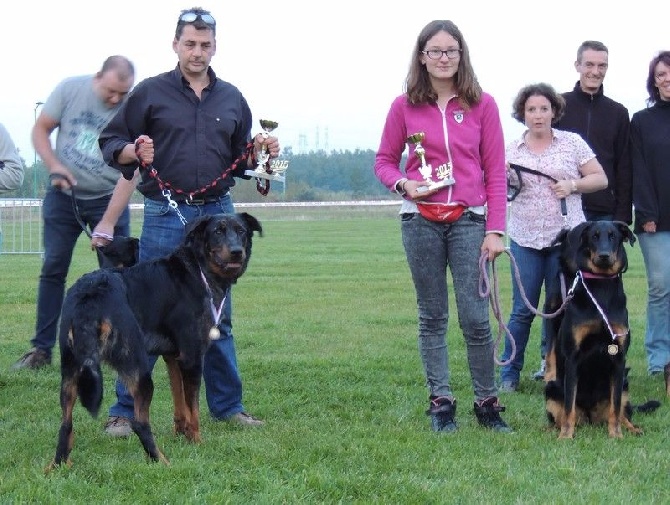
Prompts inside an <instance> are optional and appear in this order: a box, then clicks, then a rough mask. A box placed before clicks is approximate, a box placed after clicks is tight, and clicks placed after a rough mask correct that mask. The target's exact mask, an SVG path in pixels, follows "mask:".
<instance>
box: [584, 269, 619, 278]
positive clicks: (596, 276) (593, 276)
mask: <svg viewBox="0 0 670 505" xmlns="http://www.w3.org/2000/svg"><path fill="white" fill-rule="evenodd" d="M579 275H581V276H582V277H583V278H584V279H614V278H615V277H619V275H621V274H610V275H604V274H594V273H593V272H586V271H584V270H580V271H579Z"/></svg>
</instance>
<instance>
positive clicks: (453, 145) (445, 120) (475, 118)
mask: <svg viewBox="0 0 670 505" xmlns="http://www.w3.org/2000/svg"><path fill="white" fill-rule="evenodd" d="M418 132H424V133H425V134H426V135H425V139H424V141H423V142H422V143H421V145H422V146H423V148H424V149H425V150H426V163H428V164H430V165H431V166H432V167H433V171H435V169H436V168H437V167H439V166H440V165H443V164H444V163H447V162H448V161H449V160H450V159H451V162H452V165H453V176H454V179H455V180H456V183H455V184H454V185H452V186H447V187H445V188H442V189H441V190H439V191H438V192H437V193H435V194H434V195H431V196H430V197H428V198H427V199H426V201H428V202H436V203H459V204H462V205H465V206H468V207H475V206H481V205H486V206H487V213H486V216H487V218H486V230H487V231H499V232H503V233H504V231H505V213H506V210H507V197H506V194H507V189H506V187H507V178H506V177H507V176H506V169H505V142H504V139H503V132H502V124H501V122H500V115H499V112H498V106H497V105H496V103H495V100H494V99H493V97H492V96H491V95H489V94H487V93H482V98H481V100H480V101H479V103H477V104H476V105H474V106H473V107H472V108H471V109H470V110H465V109H464V108H463V107H462V106H461V104H460V103H459V102H458V99H457V98H456V97H454V98H452V99H451V100H450V101H449V103H448V104H447V107H446V109H445V111H444V112H442V111H440V109H439V107H438V106H437V105H436V104H422V105H410V104H409V103H408V101H407V95H401V96H399V97H398V98H396V99H395V100H394V101H393V103H392V104H391V109H390V110H389V113H388V115H387V117H386V124H385V125H384V131H383V133H382V138H381V142H380V145H379V150H378V151H377V156H376V159H375V175H376V176H377V178H378V179H379V180H380V181H381V183H382V184H384V185H385V186H386V187H387V188H388V189H389V190H391V191H395V184H396V182H397V181H398V180H399V179H401V178H403V177H407V178H408V179H414V180H423V177H422V176H421V173H420V172H419V167H420V166H421V161H420V160H419V158H418V157H417V156H416V155H415V154H414V147H415V146H414V145H413V144H410V147H409V154H408V157H407V163H406V166H405V173H403V172H402V171H401V170H400V162H401V157H402V154H403V152H404V150H405V146H406V145H407V144H406V140H407V137H409V136H410V135H412V134H414V133H418ZM435 179H436V180H437V178H435Z"/></svg>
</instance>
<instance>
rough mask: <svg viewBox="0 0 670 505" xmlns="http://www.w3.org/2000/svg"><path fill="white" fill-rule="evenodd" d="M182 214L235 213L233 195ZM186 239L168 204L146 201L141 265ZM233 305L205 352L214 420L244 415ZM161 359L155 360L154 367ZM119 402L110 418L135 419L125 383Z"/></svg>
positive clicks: (186, 207)
mask: <svg viewBox="0 0 670 505" xmlns="http://www.w3.org/2000/svg"><path fill="white" fill-rule="evenodd" d="M179 212H181V214H182V215H183V216H184V218H185V219H186V221H189V222H190V221H192V220H193V219H195V218H196V217H198V216H203V215H209V214H220V213H222V212H223V213H232V212H234V208H233V201H232V199H231V197H230V194H226V195H224V196H222V197H221V199H220V200H219V201H218V202H213V203H207V204H204V205H193V206H191V205H186V204H183V203H182V204H179ZM183 238H184V225H183V224H182V223H181V221H180V220H179V217H178V215H177V213H176V212H175V211H174V210H173V209H171V208H170V207H169V206H168V203H167V200H161V201H157V200H150V199H148V198H147V199H145V200H144V224H143V226H142V235H141V237H140V261H148V260H150V259H154V258H160V257H162V256H166V255H168V254H170V253H171V252H173V251H174V250H175V248H176V247H177V246H178V245H179V244H180V242H181V240H182V239H183ZM231 315H232V301H231V296H230V293H229V294H228V297H227V298H226V303H225V306H224V309H223V313H222V315H221V322H220V323H219V329H220V330H221V338H220V339H218V340H213V341H212V342H211V344H210V345H209V347H208V348H207V351H206V352H205V356H204V361H203V371H202V375H203V379H204V381H205V395H206V398H207V406H208V407H209V411H210V413H211V414H212V416H213V417H214V418H216V419H223V418H226V417H229V416H232V415H234V414H237V413H238V412H242V411H243V410H244V407H243V406H242V380H241V379H240V375H239V372H238V369H237V357H236V355H235V342H234V340H233V327H232V323H231ZM156 360H157V357H156V356H152V357H151V361H152V367H153V365H155V364H156ZM116 397H117V402H116V403H115V404H114V405H112V406H111V408H110V409H109V415H110V416H122V417H127V418H132V417H133V398H132V396H131V395H130V393H128V391H127V390H126V388H125V386H124V385H123V383H121V381H119V380H118V379H117V381H116Z"/></svg>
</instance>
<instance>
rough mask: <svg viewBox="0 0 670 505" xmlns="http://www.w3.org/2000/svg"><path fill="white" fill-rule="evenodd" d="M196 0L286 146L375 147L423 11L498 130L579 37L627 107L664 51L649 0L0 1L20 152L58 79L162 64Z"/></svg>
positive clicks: (221, 62)
mask: <svg viewBox="0 0 670 505" xmlns="http://www.w3.org/2000/svg"><path fill="white" fill-rule="evenodd" d="M194 5H199V6H201V7H203V8H205V9H209V10H210V11H211V12H212V14H213V16H214V17H215V19H216V20H217V54H216V56H215V57H214V59H213V60H212V67H213V68H214V70H215V71H216V72H217V75H218V76H219V77H221V78H223V79H224V80H227V81H229V82H231V83H233V84H235V85H236V86H237V87H238V88H240V90H241V91H242V93H243V94H244V95H245V96H246V98H247V100H248V102H249V104H250V106H251V109H252V111H253V114H254V121H255V123H256V124H258V119H260V118H263V119H272V120H274V121H277V122H278V123H279V128H278V129H277V130H276V131H275V134H276V135H277V136H278V137H279V140H280V143H281V144H282V145H283V146H292V147H293V149H294V151H300V150H302V149H308V150H310V149H326V150H328V151H330V150H332V149H350V150H353V149H356V148H361V149H373V150H376V148H377V147H378V144H379V136H380V133H381V129H382V127H383V123H384V120H385V117H386V113H387V111H388V108H389V106H390V104H391V101H392V100H393V99H394V98H395V97H396V96H397V95H399V94H401V93H402V91H403V83H404V79H405V76H406V73H407V68H408V64H409V60H410V53H411V50H412V47H413V44H414V42H415V40H416V36H417V35H418V33H419V31H420V30H421V28H423V26H424V25H425V24H426V23H427V22H429V21H430V20H433V19H451V20H453V21H454V22H455V23H456V24H457V25H458V26H459V28H460V29H461V31H462V32H463V34H464V37H465V39H466V41H467V43H468V45H469V46H470V52H471V58H472V62H473V65H474V69H475V72H476V73H477V76H478V78H479V80H480V82H481V84H482V86H483V88H484V90H485V91H487V92H489V93H491V94H492V95H493V96H494V98H495V99H496V101H497V102H498V106H499V108H500V112H501V118H502V120H503V127H504V129H505V134H506V137H508V140H511V139H512V138H513V137H515V136H517V135H519V134H520V133H521V131H522V130H523V128H522V126H521V125H520V124H519V123H517V122H515V121H514V120H513V119H511V117H510V113H511V104H512V100H513V98H514V96H515V95H516V93H517V91H518V90H519V88H521V87H522V86H524V85H526V84H529V83H531V82H538V81H545V82H548V83H550V84H552V85H553V86H554V87H556V88H557V90H559V91H567V90H568V89H571V88H572V87H573V85H574V83H575V82H576V81H577V79H578V75H577V72H576V71H575V69H574V66H573V63H574V61H575V55H576V50H577V47H578V46H579V44H580V43H581V42H582V41H583V40H585V39H595V40H600V41H602V42H604V43H605V44H606V45H607V46H608V47H609V50H610V58H609V63H610V69H609V71H608V73H607V77H606V79H605V91H606V94H607V95H609V96H610V97H612V98H613V99H615V100H617V101H619V102H622V103H623V104H624V105H625V106H626V107H627V108H628V110H629V112H630V113H631V114H632V113H633V112H635V111H637V110H639V109H641V108H644V107H645V98H646V91H645V79H646V75H647V69H648V63H649V61H650V60H651V58H652V57H653V56H654V55H655V54H656V53H657V52H658V51H659V50H663V49H670V37H668V21H667V19H668V18H667V14H666V12H665V9H664V8H663V9H662V8H661V6H662V5H663V4H662V3H658V2H653V3H652V2H650V1H638V2H634V3H632V4H631V3H624V4H622V3H619V2H611V1H591V2H586V1H575V0H566V1H561V0H558V1H556V2H548V1H546V2H545V1H537V0H536V1H531V0H519V1H513V0H512V1H508V2H505V1H490V2H489V1H480V2H477V1H476V0H469V1H466V2H448V1H444V2H411V1H398V0H385V1H377V0H336V1H333V2H310V1H303V0H275V1H270V0H253V1H249V2H246V1H225V2H222V1H217V2H213V1H211V0H210V1H209V2H207V1H203V2H198V1H196V2H194V3H191V2H190V1H188V0H186V1H183V0H180V1H175V0H148V1H147V0H145V1H144V2H137V1H130V0H113V1H111V2H91V1H90V0H59V1H58V0H57V1H53V2H48V3H47V2H45V1H44V0H39V1H36V0H25V1H23V2H11V3H10V2H3V6H2V7H1V8H0V13H1V16H2V21H3V23H2V24H3V27H2V29H1V30H0V41H2V51H1V53H0V58H1V59H2V66H1V68H2V78H0V122H1V123H3V124H4V125H5V126H6V127H7V129H8V130H9V132H10V134H11V135H12V137H13V139H14V142H15V143H16V144H17V146H18V147H19V149H20V151H21V155H22V156H23V157H24V158H25V159H26V161H27V162H28V164H32V162H33V156H34V152H33V149H32V145H31V142H30V128H31V127H32V123H33V121H34V113H35V103H36V102H39V101H44V100H46V98H47V96H48V95H49V93H50V92H51V91H52V89H53V88H54V86H55V85H56V84H57V83H58V82H59V81H61V80H62V79H63V78H65V77H69V76H73V75H81V74H92V73H95V72H96V71H97V70H99V68H100V66H101V64H102V62H103V60H104V59H105V58H106V57H107V56H109V55H111V54H123V55H125V56H127V57H129V58H130V59H131V60H132V61H133V62H134V63H135V65H136V70H137V77H138V81H139V80H141V79H143V78H145V77H149V76H151V75H155V74H158V73H161V72H164V71H167V70H171V69H172V68H174V66H175V65H176V62H177V58H176V55H175V54H174V52H173V51H172V39H173V37H174V28H175V25H176V20H177V17H178V14H179V12H180V11H181V10H182V9H185V8H189V7H192V6H194ZM652 6H654V7H652Z"/></svg>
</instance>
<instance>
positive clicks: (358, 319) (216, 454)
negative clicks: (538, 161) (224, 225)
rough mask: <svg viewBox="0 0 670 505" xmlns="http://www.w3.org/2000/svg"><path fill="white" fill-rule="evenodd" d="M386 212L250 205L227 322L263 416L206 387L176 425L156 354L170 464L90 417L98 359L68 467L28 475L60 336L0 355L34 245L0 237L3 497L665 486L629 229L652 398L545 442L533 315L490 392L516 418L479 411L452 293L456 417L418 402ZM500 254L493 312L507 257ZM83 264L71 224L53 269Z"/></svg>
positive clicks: (642, 493)
mask: <svg viewBox="0 0 670 505" xmlns="http://www.w3.org/2000/svg"><path fill="white" fill-rule="evenodd" d="M238 210H244V209H242V208H239V209H238ZM396 211H397V209H396V208H392V209H388V208H385V209H381V210H380V209H371V210H370V211H369V212H361V211H360V210H356V211H347V209H343V210H342V209H341V210H338V211H334V210H332V209H330V210H325V211H324V210H321V211H319V212H318V213H312V212H310V211H309V210H305V209H301V210H300V212H299V213H297V214H295V213H293V211H291V212H288V211H286V212H285V211H277V210H273V209H267V208H253V209H250V210H249V212H250V213H252V214H253V215H255V216H256V217H257V218H258V219H259V220H260V221H261V222H262V224H263V227H264V235H263V237H260V238H256V240H255V242H254V251H253V255H252V258H251V262H250V266H249V269H248V271H247V273H246V274H245V276H244V277H242V278H241V279H240V280H239V282H238V284H237V285H236V287H235V288H234V291H233V293H234V306H235V307H234V315H235V316H234V325H235V326H234V333H235V339H236V344H237V354H238V361H239V365H240V370H241V373H242V377H243V380H244V386H245V390H244V391H245V396H244V403H245V406H246V408H247V409H248V410H249V411H250V412H251V413H252V414H254V415H255V416H258V417H261V418H262V419H264V420H265V421H266V426H265V427H263V428H261V429H256V430H243V429H239V428H235V427H232V426H229V425H227V424H225V423H219V422H214V421H213V420H212V419H211V418H210V417H209V416H208V415H207V408H206V403H205V400H204V393H203V395H202V398H201V407H202V435H203V443H202V444H200V445H197V446H195V445H190V444H188V443H186V442H184V441H183V440H181V439H177V438H174V437H173V436H172V433H171V429H172V424H171V423H172V421H171V420H172V410H171V409H172V407H171V399H170V393H169V388H168V383H167V377H166V373H165V368H164V366H163V365H162V364H161V363H160V362H159V364H158V365H157V367H156V372H155V374H154V378H155V380H156V386H157V387H156V393H155V395H154V401H153V404H152V421H153V428H154V432H155V435H156V440H157V443H158V444H159V446H160V447H161V449H162V450H163V452H164V453H165V454H166V456H167V457H168V458H169V459H170V461H171V466H169V467H166V466H163V465H159V464H150V463H148V462H147V459H146V457H145V455H144V452H143V450H142V448H141V445H140V443H139V441H138V440H137V438H136V437H131V438H130V439H128V440H117V439H110V438H108V437H106V436H105V435H104V434H103V433H102V424H103V422H104V418H105V417H106V412H107V408H108V407H109V405H110V404H111V403H112V402H113V398H114V394H113V380H114V372H113V371H112V370H111V369H105V383H106V389H105V393H106V394H105V398H104V400H103V407H102V409H101V412H102V414H101V417H100V418H99V419H97V420H94V419H91V418H90V416H89V415H88V413H86V412H85V411H84V409H83V408H82V407H81V406H80V405H79V404H77V407H76V409H75V416H74V423H75V424H74V429H75V446H74V450H73V453H72V460H73V462H74V466H73V467H72V468H69V469H68V468H61V469H58V470H57V471H55V472H53V473H51V474H49V475H48V476H45V475H44V473H43V468H44V467H45V466H46V464H47V463H48V462H49V461H50V460H51V459H52V457H53V454H54V451H55V444H56V438H57V432H58V427H59V424H60V407H59V401H58V393H59V383H60V373H59V366H58V364H59V358H58V353H57V352H56V356H55V357H54V364H53V365H52V366H50V367H46V368H45V369H42V370H39V371H37V372H31V371H21V372H16V371H11V370H10V367H11V365H12V363H13V362H14V361H15V360H16V359H17V358H18V357H19V356H20V355H21V354H22V353H23V352H24V351H25V350H26V349H27V347H28V345H29V343H28V341H29V339H30V338H31V336H32V332H33V329H34V320H35V298H36V286H37V277H38V275H39V267H40V261H41V259H40V257H39V256H38V255H2V254H0V272H1V273H0V276H1V277H0V278H1V281H0V314H2V316H1V318H2V324H0V346H1V352H0V453H1V454H3V457H2V459H1V460H0V503H54V504H55V503H58V504H60V503H104V502H106V503H140V504H144V503H147V504H154V503H155V504H159V503H175V504H184V503H188V504H190V503H208V504H210V503H403V504H404V503H412V504H413V503H417V504H418V503H421V504H423V503H468V504H469V503H473V504H475V503H476V504H480V503H496V504H497V503H503V504H506V503H514V504H517V503H518V504H525V503H566V504H567V503H589V504H591V503H610V504H611V503H667V502H668V498H667V485H668V477H669V472H670V463H669V461H670V460H669V458H668V451H669V449H670V445H669V444H668V442H667V437H668V421H669V419H670V417H669V415H668V400H667V399H666V398H664V396H663V395H664V393H663V386H662V379H660V378H650V377H648V376H647V375H646V363H645V356H644V347H643V339H644V326H645V304H646V281H645V273H644V267H643V264H642V256H641V254H640V250H639V247H637V245H636V246H635V247H633V248H628V252H629V259H630V263H631V265H630V269H629V271H628V273H627V274H626V276H625V279H626V290H627V293H628V300H629V311H630V318H631V328H632V338H633V343H632V345H631V350H630V352H629V360H628V362H629V365H630V366H631V372H630V375H629V377H630V381H631V387H630V389H631V398H632V400H633V402H634V403H642V402H644V401H646V400H647V399H660V400H661V401H662V406H661V408H660V409H659V410H658V411H656V412H655V413H653V414H649V415H643V414H636V415H635V417H634V420H635V422H636V423H637V424H639V425H640V426H641V427H642V428H643V429H644V431H645V433H644V435H642V436H640V437H635V436H632V435H629V434H628V433H625V436H624V439H623V440H610V439H609V438H608V437H607V430H606V428H605V427H582V428H579V429H578V431H577V434H576V438H575V439H574V440H571V441H565V440H557V433H556V432H554V431H552V430H549V429H547V422H546V418H545V413H544V400H543V394H542V384H541V383H537V382H533V381H532V380H531V379H530V378H529V377H530V373H531V372H532V371H533V370H534V369H535V368H536V366H537V364H538V361H539V334H538V330H539V321H537V320H536V322H535V326H534V329H535V331H534V333H533V337H532V339H531V342H530V344H529V347H528V352H527V356H526V362H527V369H526V370H524V372H523V379H522V382H521V390H520V391H519V392H518V393H511V394H505V395H502V402H503V403H504V404H505V405H506V406H507V412H505V414H504V418H505V420H506V421H507V422H508V423H509V424H510V425H511V426H512V427H513V428H514V430H515V433H513V434H511V435H503V434H495V433H491V432H488V431H485V430H482V429H480V428H479V427H478V426H477V424H476V421H475V418H474V414H473V413H472V396H473V393H472V389H471V384H470V377H469V373H468V370H467V365H466V361H465V350H464V345H463V339H462V335H461V334H460V332H459V329H458V322H457V320H456V316H455V312H456V311H455V306H454V305H453V300H451V308H452V318H451V321H450V325H449V328H450V330H449V335H448V340H449V355H450V365H451V370H452V383H453V387H454V389H455V393H456V397H457V400H458V414H457V421H458V422H459V425H460V429H459V431H458V432H457V433H455V434H452V435H446V436H445V435H442V436H440V435H437V434H435V433H433V432H431V431H430V424H429V420H428V418H427V416H426V415H425V413H424V411H425V409H426V407H427V391H426V388H425V385H424V380H423V372H422V368H421V363H420V360H419V356H418V351H417V343H416V307H415V299H414V291H413V287H412V284H411V279H410V275H409V271H408V268H407V264H406V262H405V258H404V253H403V250H402V245H401V243H400V231H399V223H398V221H397V218H395V216H394V213H395V212H396ZM134 230H135V231H136V230H138V226H135V227H134ZM135 234H136V235H137V231H136V233H135ZM497 266H498V271H499V275H500V276H501V277H500V278H501V283H500V284H501V297H502V298H503V307H504V309H503V310H504V312H505V316H507V315H508V314H509V306H510V289H509V284H510V276H509V260H508V259H507V257H506V256H502V257H501V259H500V260H499V263H498V264H497ZM93 268H95V257H94V254H93V253H92V252H91V251H89V250H88V248H87V244H86V242H85V241H81V242H80V243H79V245H78V248H77V252H76V256H75V259H74V261H73V266H72V269H71V279H70V280H73V279H75V278H76V277H78V276H79V275H81V274H82V273H84V272H86V271H89V270H92V269H93ZM493 330H494V335H495V334H497V325H496V323H495V321H493Z"/></svg>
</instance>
